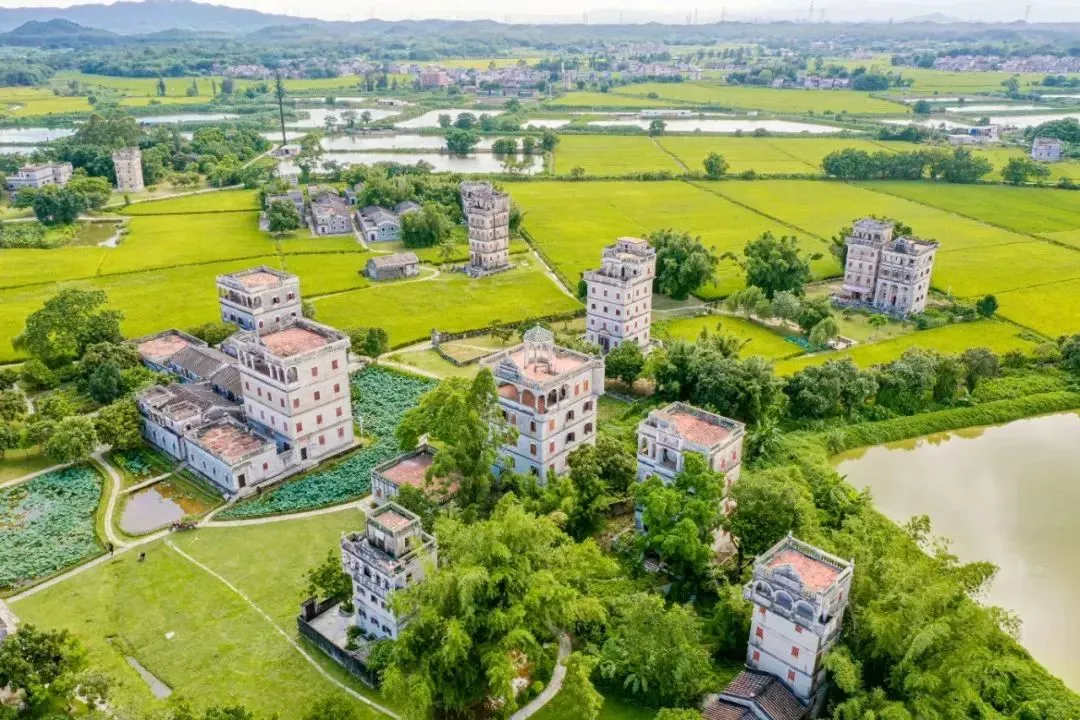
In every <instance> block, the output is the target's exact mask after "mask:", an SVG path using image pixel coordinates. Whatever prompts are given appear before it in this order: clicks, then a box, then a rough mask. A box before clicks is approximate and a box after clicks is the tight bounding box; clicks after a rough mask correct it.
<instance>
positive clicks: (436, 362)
mask: <svg viewBox="0 0 1080 720" xmlns="http://www.w3.org/2000/svg"><path fill="white" fill-rule="evenodd" d="M387 360H389V361H391V362H396V363H401V364H402V365H408V366H409V367H411V368H416V369H417V370H419V371H422V372H429V373H434V374H435V375H438V376H439V377H462V378H472V377H475V376H476V373H477V372H479V371H480V365H479V364H478V363H473V364H472V365H465V366H461V367H459V366H457V365H455V364H454V363H452V362H450V361H449V360H447V359H446V358H444V357H443V356H442V355H440V354H439V353H437V352H435V351H434V350H417V351H414V352H400V353H395V354H393V355H390V356H388V357H387Z"/></svg>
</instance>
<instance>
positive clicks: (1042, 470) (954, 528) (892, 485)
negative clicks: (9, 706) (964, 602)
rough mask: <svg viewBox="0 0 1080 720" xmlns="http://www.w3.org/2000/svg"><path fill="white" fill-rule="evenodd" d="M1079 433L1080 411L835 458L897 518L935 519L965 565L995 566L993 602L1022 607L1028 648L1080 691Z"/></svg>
mask: <svg viewBox="0 0 1080 720" xmlns="http://www.w3.org/2000/svg"><path fill="white" fill-rule="evenodd" d="M1078 439H1080V414H1077V413H1063V414H1057V415H1046V416H1043V417H1037V418H1029V419H1026V420H1018V421H1016V422H1011V423H1008V424H1006V425H999V426H991V427H983V428H969V429H966V430H959V431H956V432H950V433H940V434H937V435H929V436H926V437H922V438H917V439H914V440H907V441H903V442H898V443H890V444H888V445H878V446H874V447H870V448H863V449H860V450H854V451H851V452H847V453H844V454H842V455H838V456H837V457H836V458H834V462H835V463H836V469H837V470H838V471H839V472H840V473H841V474H843V475H846V476H847V479H848V481H849V482H850V483H851V484H852V485H854V486H855V487H857V488H860V489H861V488H864V487H869V488H870V490H871V492H872V493H873V496H874V502H875V504H876V505H877V507H878V508H879V509H880V510H881V511H882V512H884V513H885V514H886V515H888V516H889V517H890V518H892V519H893V520H895V521H896V522H899V523H903V522H906V521H907V520H908V519H909V518H911V517H912V516H915V515H924V514H925V515H929V516H930V520H931V523H932V528H933V532H934V533H935V534H937V535H942V536H945V537H947V538H949V539H951V540H952V543H953V545H952V548H953V551H954V552H956V554H957V555H958V556H959V557H960V559H961V560H962V561H974V560H987V561H990V562H992V563H994V564H996V565H997V566H998V567H999V568H1000V569H999V571H998V574H997V576H996V578H995V579H994V581H993V584H992V585H991V587H990V590H989V592H988V594H987V596H986V598H985V602H987V603H989V604H993V605H999V606H1001V607H1004V608H1007V609H1009V610H1011V611H1013V612H1015V613H1016V614H1017V615H1018V616H1019V617H1020V619H1021V620H1022V621H1023V626H1022V629H1021V640H1022V641H1023V643H1024V646H1025V647H1026V648H1027V649H1028V650H1029V651H1030V652H1031V654H1032V655H1033V656H1034V657H1035V659H1036V660H1038V661H1039V662H1041V663H1042V664H1043V665H1045V666H1046V667H1047V668H1048V669H1049V670H1050V671H1051V672H1053V673H1054V674H1056V675H1058V676H1059V677H1061V678H1062V679H1063V680H1064V681H1065V682H1066V683H1067V684H1068V685H1069V686H1070V687H1072V688H1074V689H1077V690H1080V651H1078V650H1077V648H1080V622H1076V619H1075V618H1076V616H1075V615H1074V614H1073V607H1072V606H1073V604H1074V602H1075V598H1076V595H1077V593H1078V592H1080V560H1077V557H1076V554H1075V553H1076V549H1077V548H1078V547H1080V522H1078V521H1077V519H1076V510H1077V508H1078V507H1080V442H1077V440H1078ZM855 572H858V567H856V568H855Z"/></svg>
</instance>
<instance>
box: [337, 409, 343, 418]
mask: <svg viewBox="0 0 1080 720" xmlns="http://www.w3.org/2000/svg"><path fill="white" fill-rule="evenodd" d="M342 412H343V411H342V409H341V408H338V409H337V416H338V417H341V413H342Z"/></svg>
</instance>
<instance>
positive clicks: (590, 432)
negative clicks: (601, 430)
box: [584, 423, 592, 435]
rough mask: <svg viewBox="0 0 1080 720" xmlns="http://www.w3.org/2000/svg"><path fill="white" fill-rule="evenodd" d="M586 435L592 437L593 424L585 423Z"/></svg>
mask: <svg viewBox="0 0 1080 720" xmlns="http://www.w3.org/2000/svg"><path fill="white" fill-rule="evenodd" d="M584 434H585V435H592V423H585V433H584Z"/></svg>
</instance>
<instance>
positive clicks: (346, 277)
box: [281, 242, 371, 298]
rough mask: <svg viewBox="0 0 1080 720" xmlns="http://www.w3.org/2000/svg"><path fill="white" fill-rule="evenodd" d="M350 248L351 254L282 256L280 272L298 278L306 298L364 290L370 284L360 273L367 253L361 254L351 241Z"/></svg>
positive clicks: (357, 246)
mask: <svg viewBox="0 0 1080 720" xmlns="http://www.w3.org/2000/svg"><path fill="white" fill-rule="evenodd" d="M353 249H354V250H355V252H348V253H335V254H332V255H331V254H328V253H319V254H315V255H285V256H284V257H283V258H282V263H281V269H282V270H286V271H288V272H291V273H295V274H296V275H297V276H299V277H300V288H301V289H302V291H303V296H304V297H306V298H312V297H315V296H317V295H325V294H327V293H335V292H341V291H343V290H356V289H358V288H364V287H368V286H369V285H371V282H370V281H369V280H368V279H367V278H366V277H364V275H363V274H362V273H363V270H364V265H366V264H367V261H368V260H369V259H371V253H365V252H363V251H361V249H360V246H359V245H357V244H356V243H355V242H354V243H353Z"/></svg>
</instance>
